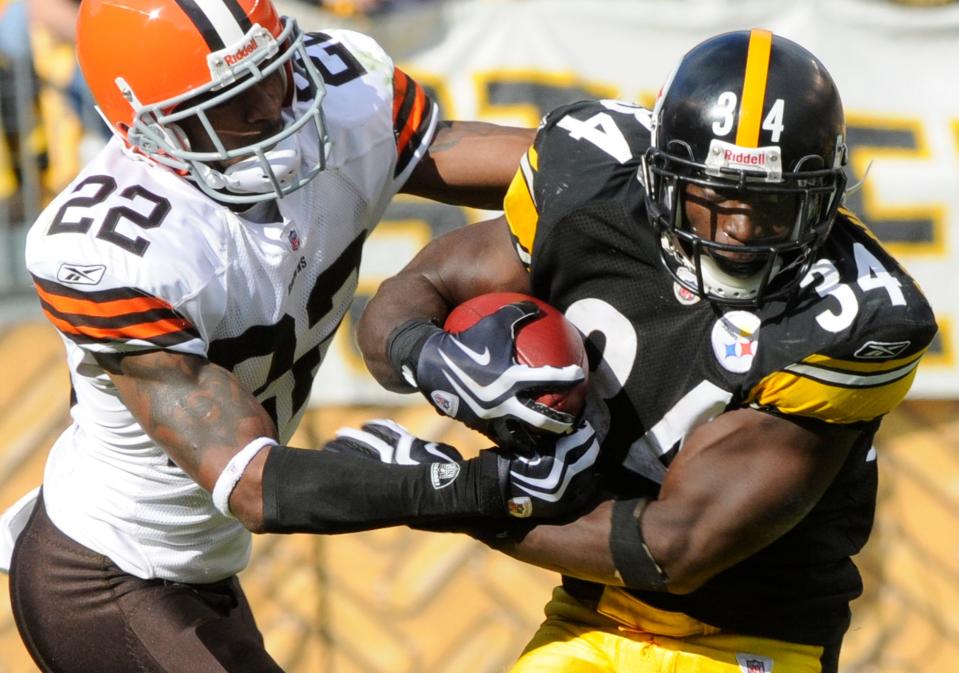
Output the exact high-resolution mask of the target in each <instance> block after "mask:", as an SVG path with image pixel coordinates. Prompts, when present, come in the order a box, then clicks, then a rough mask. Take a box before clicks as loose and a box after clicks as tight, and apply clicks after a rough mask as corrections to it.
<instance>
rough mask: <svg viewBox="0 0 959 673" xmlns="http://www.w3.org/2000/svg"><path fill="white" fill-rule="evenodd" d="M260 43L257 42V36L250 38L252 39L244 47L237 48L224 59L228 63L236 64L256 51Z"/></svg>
mask: <svg viewBox="0 0 959 673" xmlns="http://www.w3.org/2000/svg"><path fill="white" fill-rule="evenodd" d="M258 46H259V45H258V44H257V43H256V38H255V37H254V38H250V41H249V42H247V43H246V44H244V45H243V46H242V47H240V48H239V49H237V50H236V51H235V52H233V53H232V54H227V55H226V56H224V57H223V60H224V61H226V64H227V65H230V66H232V65H236V64H237V63H239V62H240V61H242V60H243V59H245V58H247V57H248V56H249V55H250V54H252V53H253V52H255V51H256V48H257V47H258Z"/></svg>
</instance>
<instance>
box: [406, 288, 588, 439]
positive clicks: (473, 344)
mask: <svg viewBox="0 0 959 673" xmlns="http://www.w3.org/2000/svg"><path fill="white" fill-rule="evenodd" d="M539 315H540V310H539V308H538V307H537V306H536V305H535V304H533V303H532V302H528V301H524V302H517V303H515V304H508V305H506V306H503V307H502V308H500V309H498V310H497V311H495V312H494V313H492V314H490V315H488V316H486V317H484V318H483V319H481V320H480V321H478V322H477V323H476V324H475V325H473V326H472V327H469V328H468V329H465V330H463V331H462V332H459V333H458V334H451V333H449V332H444V331H437V332H436V333H434V334H433V335H431V336H430V337H429V338H428V339H427V340H426V342H425V343H424V344H423V348H422V350H421V351H420V355H419V359H418V360H417V364H416V374H415V379H416V385H417V387H418V388H419V389H420V391H421V392H422V393H423V394H424V395H425V396H426V398H427V399H428V400H429V401H430V403H431V404H432V405H433V406H434V407H435V408H436V409H437V410H438V411H439V412H440V413H443V414H445V415H447V416H450V417H452V418H455V419H457V420H458V421H461V422H463V423H465V424H466V425H467V426H469V427H471V428H473V429H475V430H479V431H481V432H485V431H486V429H487V426H488V424H489V422H490V421H493V420H498V419H516V420H518V421H521V422H523V423H525V424H527V425H529V426H530V427H533V428H536V429H538V430H543V431H546V432H549V433H553V434H557V435H560V434H564V433H566V432H569V430H570V429H571V428H572V426H573V424H574V423H575V422H576V419H575V417H574V416H572V415H571V414H568V413H564V412H561V411H557V410H555V409H551V408H550V407H548V406H546V405H543V404H540V403H538V402H536V401H535V399H534V398H535V397H536V395H537V394H538V393H539V392H542V391H543V390H544V389H551V390H563V389H565V388H571V387H573V386H575V385H577V384H578V383H580V382H581V381H583V380H584V378H585V374H584V372H583V370H582V368H581V367H579V366H578V365H569V366H566V367H549V366H544V367H530V366H529V365H525V364H521V363H520V362H518V361H517V360H516V356H515V352H516V331H517V328H518V327H519V326H520V325H522V324H523V323H525V322H528V321H530V320H535V319H536V318H537V316H539ZM487 434H488V433H487Z"/></svg>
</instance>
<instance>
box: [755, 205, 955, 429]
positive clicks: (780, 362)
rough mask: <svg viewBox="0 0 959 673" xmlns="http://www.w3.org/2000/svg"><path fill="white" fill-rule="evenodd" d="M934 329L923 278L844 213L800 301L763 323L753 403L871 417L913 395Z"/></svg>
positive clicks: (835, 419)
mask: <svg viewBox="0 0 959 673" xmlns="http://www.w3.org/2000/svg"><path fill="white" fill-rule="evenodd" d="M936 330H937V326H936V321H935V317H934V315H933V312H932V308H931V307H930V306H929V303H928V302H927V301H926V298H925V296H924V295H923V293H922V291H921V290H920V288H919V286H918V285H917V284H916V282H915V281H914V280H913V279H912V277H911V276H909V274H908V273H906V271H905V270H904V269H903V268H902V267H901V266H900V265H899V263H898V262H896V260H895V259H894V258H893V257H892V256H890V255H889V253H888V252H886V251H885V249H884V248H883V247H882V245H881V244H880V243H879V241H878V240H877V239H876V238H875V237H874V236H873V235H872V234H871V233H870V232H869V231H868V230H867V229H866V227H865V226H864V225H863V224H862V223H861V222H860V221H859V220H858V219H856V217H855V216H854V215H853V214H852V213H850V212H848V211H841V212H840V215H839V217H838V218H837V221H836V224H835V225H834V226H833V229H832V232H831V234H830V236H829V239H828V240H827V242H826V244H825V245H824V246H823V248H822V250H821V252H820V254H819V257H818V259H817V260H816V262H815V263H814V264H813V265H812V268H811V269H810V271H809V272H808V273H807V274H806V276H805V277H804V278H803V280H802V282H801V289H800V292H799V296H798V298H797V300H796V301H795V302H793V303H791V304H790V306H789V307H787V308H786V309H785V312H784V315H782V316H778V317H776V318H775V319H773V320H764V321H763V325H762V327H761V329H760V348H759V352H758V353H757V360H756V362H755V363H754V366H753V368H752V370H751V372H750V380H749V381H748V401H749V402H750V403H752V404H753V405H755V406H757V407H765V408H775V409H776V410H778V411H780V412H782V413H788V414H798V415H802V416H809V417H814V418H818V419H820V420H824V421H827V422H831V423H854V422H862V421H870V420H873V419H875V418H878V417H880V416H882V415H884V414H886V413H888V412H889V411H890V410H892V409H893V408H894V407H895V406H896V405H897V404H899V402H900V401H902V399H903V398H904V397H905V395H906V393H907V392H908V391H909V388H910V386H911V385H912V381H913V379H914V377H915V374H916V368H917V366H918V365H919V361H920V358H921V357H922V355H923V353H925V351H926V349H927V348H928V347H929V344H930V343H931V341H932V339H933V337H934V336H935V333H936Z"/></svg>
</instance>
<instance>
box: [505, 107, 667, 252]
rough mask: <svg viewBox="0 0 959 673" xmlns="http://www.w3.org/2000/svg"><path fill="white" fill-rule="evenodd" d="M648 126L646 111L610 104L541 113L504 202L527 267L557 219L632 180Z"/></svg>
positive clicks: (614, 193)
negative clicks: (536, 246) (530, 145)
mask: <svg viewBox="0 0 959 673" xmlns="http://www.w3.org/2000/svg"><path fill="white" fill-rule="evenodd" d="M649 126H650V112H649V110H647V109H645V108H642V107H639V106H636V105H633V104H630V103H624V102H622V101H613V100H597V101H580V102H578V103H572V104H570V105H565V106H563V107H560V108H557V109H556V110H554V111H553V112H550V113H549V114H548V115H546V117H545V118H544V119H543V121H542V123H541V124H540V127H539V131H538V132H537V134H536V140H535V142H534V143H533V146H532V147H531V148H530V149H529V150H528V151H527V152H526V155H525V156H524V157H523V159H522V161H521V163H520V169H519V171H518V172H517V174H516V176H515V177H514V178H513V182H512V184H511V185H510V188H509V191H508V193H507V195H506V199H505V201H504V204H503V207H504V212H505V216H506V220H507V221H508V222H509V226H510V231H511V232H512V235H513V238H514V239H515V241H516V245H517V251H518V252H519V254H520V257H521V258H522V259H523V261H524V262H525V263H526V264H529V262H530V259H531V255H532V254H533V250H534V247H535V245H536V242H537V241H538V240H540V239H541V238H542V237H544V236H546V235H548V231H549V227H550V226H551V225H552V224H553V223H554V222H555V221H556V220H558V219H560V218H562V217H565V216H567V215H569V213H570V212H572V211H574V210H575V209H577V208H578V207H580V206H582V205H584V204H587V203H589V202H590V201H593V200H596V199H609V198H616V196H617V195H618V194H621V193H622V192H623V191H624V190H625V189H626V188H627V187H628V185H629V183H630V182H631V181H633V180H636V178H637V171H638V170H639V165H640V158H641V157H642V155H643V153H644V152H645V151H646V149H647V147H648V146H649V133H650V131H649Z"/></svg>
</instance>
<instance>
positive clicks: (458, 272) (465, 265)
mask: <svg viewBox="0 0 959 673" xmlns="http://www.w3.org/2000/svg"><path fill="white" fill-rule="evenodd" d="M403 273H409V274H416V275H422V276H423V277H425V278H427V279H429V281H430V282H431V283H432V284H433V285H434V287H436V288H437V290H438V291H439V293H440V294H441V295H442V296H443V299H444V300H445V302H446V303H447V305H448V306H456V305H458V304H461V303H462V302H464V301H466V300H467V299H470V298H472V297H475V296H478V295H480V294H485V293H487V292H498V291H513V292H524V293H529V291H530V284H529V283H530V280H529V273H528V272H527V271H526V269H525V267H524V266H523V264H522V262H521V260H520V258H519V255H517V253H516V250H515V248H514V247H513V240H512V238H511V236H510V232H509V227H508V225H507V223H506V220H505V219H504V218H503V217H502V216H501V217H497V218H494V219H492V220H486V221H485V222H477V223H476V224H471V225H469V226H466V227H461V228H459V229H456V230H454V231H451V232H449V233H447V234H445V235H443V236H440V237H439V238H437V239H435V240H433V241H432V242H431V243H430V244H429V245H427V246H426V247H425V248H424V249H423V250H422V251H421V252H420V253H419V254H418V255H417V256H416V257H415V258H414V259H413V261H412V262H410V264H409V265H408V266H407V267H406V268H405V269H404V270H403Z"/></svg>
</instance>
